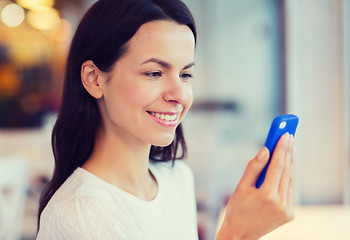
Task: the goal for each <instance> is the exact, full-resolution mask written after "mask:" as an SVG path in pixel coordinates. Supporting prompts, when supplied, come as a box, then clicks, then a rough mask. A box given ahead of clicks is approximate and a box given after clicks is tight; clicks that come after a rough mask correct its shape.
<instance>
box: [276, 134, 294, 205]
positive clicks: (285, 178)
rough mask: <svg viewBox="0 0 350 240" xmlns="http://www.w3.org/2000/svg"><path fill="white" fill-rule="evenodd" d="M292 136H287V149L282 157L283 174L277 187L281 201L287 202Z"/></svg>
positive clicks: (290, 172) (290, 170)
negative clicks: (283, 162)
mask: <svg viewBox="0 0 350 240" xmlns="http://www.w3.org/2000/svg"><path fill="white" fill-rule="evenodd" d="M292 142H293V135H290V136H289V143H290V145H289V147H288V149H287V151H286V153H285V157H284V161H285V164H284V170H283V174H282V176H281V182H280V187H279V195H280V197H281V198H282V201H283V202H284V201H286V202H287V200H288V195H289V189H290V183H291V177H292V152H293V144H292Z"/></svg>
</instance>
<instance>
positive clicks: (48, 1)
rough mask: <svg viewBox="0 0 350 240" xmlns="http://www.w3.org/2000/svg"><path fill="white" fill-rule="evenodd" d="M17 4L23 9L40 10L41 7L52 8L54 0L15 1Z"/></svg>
mask: <svg viewBox="0 0 350 240" xmlns="http://www.w3.org/2000/svg"><path fill="white" fill-rule="evenodd" d="M17 3H18V4H19V5H21V6H22V7H24V8H27V9H31V10H41V9H42V8H43V7H53V5H54V3H55V1H54V0H17Z"/></svg>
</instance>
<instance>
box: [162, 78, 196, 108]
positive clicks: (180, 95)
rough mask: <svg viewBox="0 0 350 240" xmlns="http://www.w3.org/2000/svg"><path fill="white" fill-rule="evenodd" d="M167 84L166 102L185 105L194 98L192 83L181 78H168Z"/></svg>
mask: <svg viewBox="0 0 350 240" xmlns="http://www.w3.org/2000/svg"><path fill="white" fill-rule="evenodd" d="M164 83H165V85H166V86H165V91H164V96H163V98H164V100H165V101H166V102H174V103H177V104H185V103H186V102H188V101H189V100H190V99H191V98H192V87H191V83H190V82H187V81H184V80H183V79H181V78H180V77H179V76H175V77H171V78H168V79H167V81H165V82H164Z"/></svg>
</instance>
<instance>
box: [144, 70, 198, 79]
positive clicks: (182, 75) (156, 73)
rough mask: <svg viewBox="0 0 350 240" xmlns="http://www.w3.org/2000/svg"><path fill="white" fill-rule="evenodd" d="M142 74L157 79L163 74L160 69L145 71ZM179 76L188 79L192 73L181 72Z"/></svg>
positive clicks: (191, 76)
mask: <svg viewBox="0 0 350 240" xmlns="http://www.w3.org/2000/svg"><path fill="white" fill-rule="evenodd" d="M144 74H145V75H146V76H147V77H149V78H152V79H157V78H160V77H162V76H163V73H162V72H161V71H154V72H145V73H144ZM180 77H181V78H183V79H185V80H189V79H190V78H193V75H192V74H191V73H183V74H180Z"/></svg>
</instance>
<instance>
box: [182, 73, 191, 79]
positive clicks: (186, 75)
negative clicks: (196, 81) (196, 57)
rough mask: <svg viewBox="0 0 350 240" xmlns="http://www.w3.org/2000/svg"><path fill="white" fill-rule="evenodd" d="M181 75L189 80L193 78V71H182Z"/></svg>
mask: <svg viewBox="0 0 350 240" xmlns="http://www.w3.org/2000/svg"><path fill="white" fill-rule="evenodd" d="M180 77H181V78H182V79H185V80H189V79H190V78H193V75H192V74H191V73H182V74H180Z"/></svg>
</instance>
